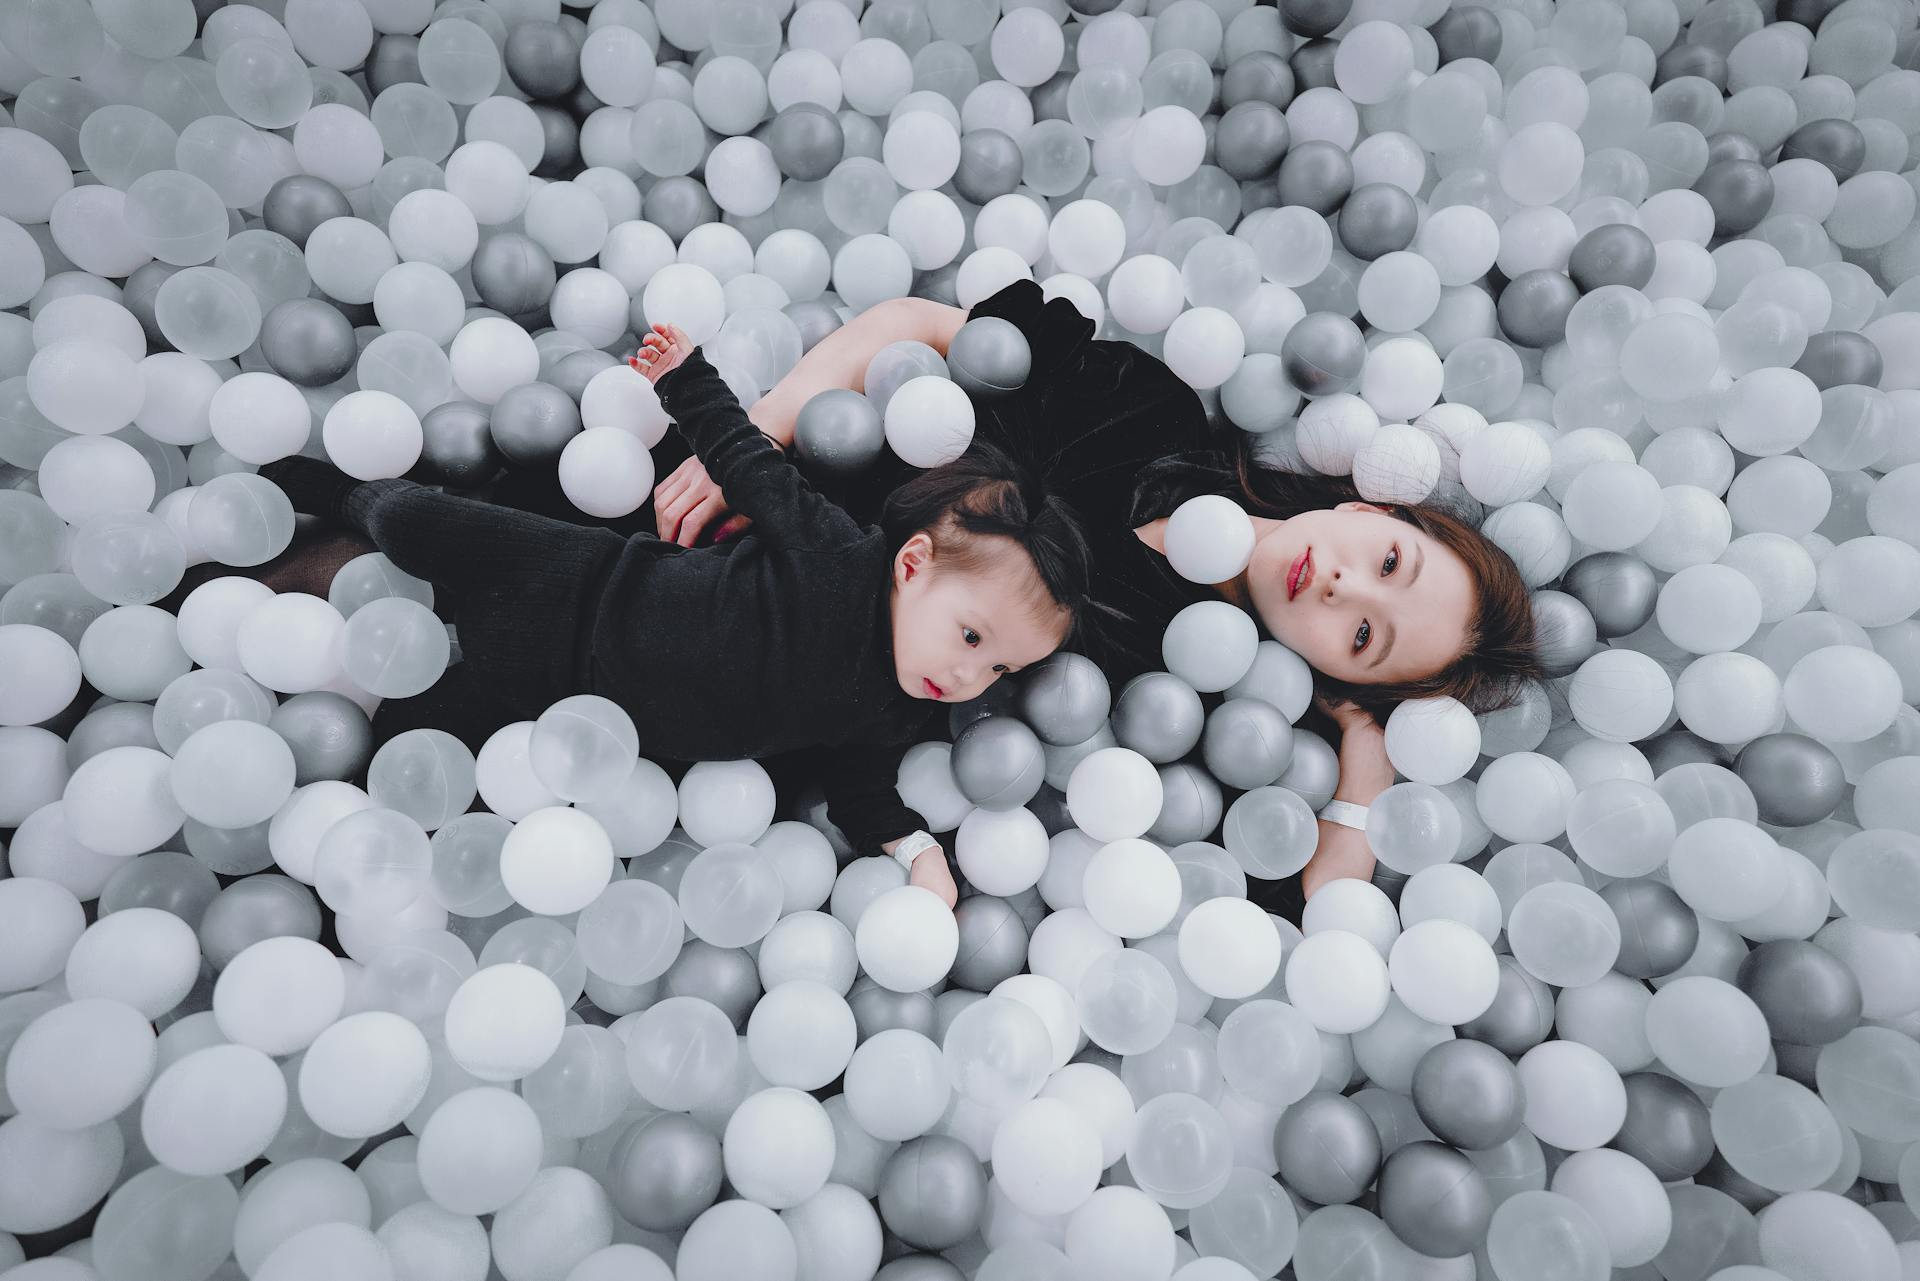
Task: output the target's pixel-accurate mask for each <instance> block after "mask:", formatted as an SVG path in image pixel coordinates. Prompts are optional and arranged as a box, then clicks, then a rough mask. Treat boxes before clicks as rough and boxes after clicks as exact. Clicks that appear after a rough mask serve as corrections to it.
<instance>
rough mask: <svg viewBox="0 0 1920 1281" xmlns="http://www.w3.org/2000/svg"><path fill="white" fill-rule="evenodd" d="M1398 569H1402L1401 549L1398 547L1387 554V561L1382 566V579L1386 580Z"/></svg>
mask: <svg viewBox="0 0 1920 1281" xmlns="http://www.w3.org/2000/svg"><path fill="white" fill-rule="evenodd" d="M1398 568H1400V549H1399V548H1398V547H1396V548H1394V549H1393V550H1392V551H1390V552H1388V553H1387V559H1386V560H1385V561H1384V562H1383V563H1382V564H1381V566H1380V577H1382V578H1385V577H1386V576H1387V575H1389V574H1391V573H1392V572H1393V571H1394V570H1396V569H1398Z"/></svg>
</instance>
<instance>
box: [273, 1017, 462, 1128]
mask: <svg viewBox="0 0 1920 1281" xmlns="http://www.w3.org/2000/svg"><path fill="white" fill-rule="evenodd" d="M432 1071H433V1052H432V1050H431V1048H430V1047H429V1046H428V1045H427V1038H426V1037H425V1036H423V1035H422V1034H421V1032H420V1029H419V1028H417V1027H415V1026H414V1025H413V1024H411V1023H409V1022H408V1021H407V1020H406V1019H404V1018H401V1017H400V1016H399V1015H397V1014H392V1013H389V1012H387V1011H385V1010H370V1011H366V1012H364V1013H359V1014H349V1015H347V1016H346V1017H345V1018H343V1019H341V1020H339V1021H338V1022H337V1023H334V1024H333V1025H332V1026H331V1027H329V1028H327V1030H326V1031H324V1032H322V1033H321V1034H320V1035H319V1036H318V1037H316V1038H314V1042H313V1044H312V1045H311V1046H309V1047H307V1051H306V1053H305V1055H303V1056H302V1058H301V1060H300V1077H299V1082H300V1105H301V1107H302V1108H304V1109H305V1110H306V1113H307V1115H308V1116H309V1117H311V1118H312V1120H313V1123H314V1124H315V1125H316V1126H318V1127H319V1128H320V1129H321V1130H323V1131H325V1132H326V1133H328V1134H337V1135H339V1136H340V1137H342V1138H369V1137H371V1136H372V1135H375V1134H378V1133H380V1132H381V1131H382V1130H386V1129H389V1128H391V1127H392V1126H395V1125H398V1124H399V1123H400V1122H401V1121H402V1120H404V1119H405V1118H406V1116H407V1114H408V1113H409V1112H411V1111H413V1109H414V1106H415V1105H416V1104H418V1103H419V1102H420V1100H421V1098H422V1097H424V1096H425V1094H426V1091H427V1081H428V1078H429V1076H430V1075H431V1074H432Z"/></svg>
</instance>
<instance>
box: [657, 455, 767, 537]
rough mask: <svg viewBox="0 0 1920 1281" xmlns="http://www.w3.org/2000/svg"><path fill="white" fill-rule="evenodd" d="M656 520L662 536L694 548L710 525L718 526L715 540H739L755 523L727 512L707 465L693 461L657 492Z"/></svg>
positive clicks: (665, 482)
mask: <svg viewBox="0 0 1920 1281" xmlns="http://www.w3.org/2000/svg"><path fill="white" fill-rule="evenodd" d="M653 519H654V523H655V525H656V526H657V527H658V528H659V531H660V537H661V538H664V539H665V540H666V541H668V542H670V543H678V544H680V546H682V547H691V546H693V545H694V544H695V543H696V542H698V541H699V540H700V535H701V534H702V533H703V532H704V531H705V530H706V528H707V527H708V526H709V525H716V522H717V525H716V527H715V529H714V531H713V541H714V542H716V543H724V542H726V541H727V540H728V539H730V538H737V537H739V536H740V535H741V534H742V533H743V532H745V530H746V528H747V526H749V525H751V524H752V523H753V522H752V521H751V520H749V519H748V518H747V517H745V516H741V515H738V514H736V513H733V512H730V511H728V509H727V496H726V495H725V494H723V493H721V492H720V486H718V485H716V484H715V483H714V482H713V477H711V476H709V475H707V467H706V464H705V463H703V462H701V461H700V460H699V459H698V458H689V459H687V461H685V462H683V463H681V464H680V465H679V466H678V467H676V468H674V470H673V474H672V475H670V476H668V477H667V478H666V479H665V480H663V481H661V482H660V484H659V486H658V487H657V488H655V489H654V491H653Z"/></svg>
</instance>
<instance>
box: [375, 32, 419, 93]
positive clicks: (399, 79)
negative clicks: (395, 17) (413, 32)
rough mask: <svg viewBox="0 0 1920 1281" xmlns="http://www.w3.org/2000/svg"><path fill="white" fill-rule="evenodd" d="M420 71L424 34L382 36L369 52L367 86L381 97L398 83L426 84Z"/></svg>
mask: <svg viewBox="0 0 1920 1281" xmlns="http://www.w3.org/2000/svg"><path fill="white" fill-rule="evenodd" d="M425 83H426V79H425V78H424V77H423V76H421V74H420V37H419V36H409V35H403V34H395V35H388V36H381V37H380V38H379V39H378V40H376V41H374V43H373V52H372V53H371V54H369V55H368V56H367V88H369V89H371V90H373V93H374V96H375V97H378V96H379V95H380V94H383V93H385V92H386V91H387V90H389V89H391V88H393V86H395V85H402V84H416V85H417V84H425Z"/></svg>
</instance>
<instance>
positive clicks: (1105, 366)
mask: <svg viewBox="0 0 1920 1281" xmlns="http://www.w3.org/2000/svg"><path fill="white" fill-rule="evenodd" d="M970 315H971V317H974V318H977V317H981V316H998V317H1000V318H1001V319H1003V320H1007V321H1010V322H1012V323H1013V324H1014V325H1017V326H1018V327H1019V329H1020V332H1021V333H1022V334H1023V335H1024V336H1025V337H1026V339H1027V345H1028V347H1029V349H1030V350H1031V351H1032V353H1033V370H1032V372H1031V373H1030V374H1029V375H1028V377H1027V381H1026V384H1025V385H1024V386H1022V387H1021V388H1020V389H1019V390H1017V391H1014V392H1012V393H1011V394H1009V395H1006V396H1001V397H996V398H994V399H991V400H982V401H980V402H978V409H979V413H978V415H977V421H976V427H975V431H976V434H977V435H979V436H981V437H983V438H986V439H990V440H992V441H993V442H994V443H995V444H998V445H999V446H1000V447H1001V448H1003V449H1006V450H1008V451H1009V452H1010V453H1012V454H1013V455H1014V456H1015V457H1016V458H1020V459H1023V460H1025V461H1027V462H1028V463H1029V464H1030V465H1032V466H1034V467H1036V468H1037V469H1038V470H1039V472H1040V474H1041V476H1042V478H1043V479H1044V481H1045V483H1046V485H1047V488H1048V489H1049V490H1050V491H1051V492H1053V493H1055V494H1058V495H1059V496H1060V497H1061V498H1063V499H1065V500H1066V501H1067V502H1068V503H1070V504H1072V506H1073V507H1074V509H1075V510H1076V511H1078V512H1079V513H1080V514H1081V516H1082V517H1084V518H1085V519H1086V520H1088V521H1089V522H1091V523H1093V524H1097V525H1105V526H1109V527H1119V526H1121V525H1123V524H1125V523H1126V522H1127V519H1128V516H1129V513H1130V512H1131V510H1132V498H1133V488H1134V476H1135V474H1136V473H1137V472H1138V471H1139V470H1140V468H1141V467H1143V466H1144V465H1145V464H1147V463H1150V462H1152V461H1153V460H1154V459H1157V458H1162V457H1165V456H1166V455H1168V454H1183V453H1188V452H1191V451H1194V450H1198V449H1205V448H1209V447H1210V444H1214V443H1217V442H1211V440H1210V438H1211V437H1212V435H1213V432H1212V429H1211V428H1210V427H1209V426H1208V425H1207V420H1206V413H1205V411H1204V409H1203V408H1202V407H1201V404H1200V397H1199V396H1198V395H1197V394H1196V393H1195V392H1194V390H1193V389H1192V388H1191V387H1189V386H1187V384H1186V383H1184V382H1182V381H1181V380H1180V378H1179V377H1178V376H1177V375H1176V374H1175V373H1174V372H1173V371H1172V370H1171V369H1168V368H1167V366H1166V365H1165V364H1164V363H1163V362H1161V361H1159V360H1157V359H1155V358H1154V357H1153V356H1151V355H1149V354H1148V353H1147V352H1145V351H1142V350H1141V349H1140V348H1139V347H1136V346H1134V345H1133V344H1132V343H1125V342H1096V341H1094V340H1093V332H1094V329H1093V322H1092V321H1090V320H1088V319H1087V318H1086V317H1085V316H1082V315H1081V314H1080V312H1079V310H1078V309H1077V308H1075V307H1074V305H1073V304H1072V303H1070V302H1068V301H1067V300H1066V299H1065V298H1054V299H1051V300H1049V299H1047V298H1046V297H1045V296H1044V295H1043V294H1042V293H1041V291H1040V286H1038V285H1036V284H1034V283H1033V282H1032V281H1030V280H1019V281H1015V282H1014V283H1012V284H1010V285H1008V286H1007V287H1006V288H1004V289H1002V290H1000V291H999V292H998V293H996V294H994V295H992V296H991V297H989V298H985V299H983V300H981V302H980V303H978V304H977V305H976V306H975V307H974V308H973V310H972V312H971V313H970Z"/></svg>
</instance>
